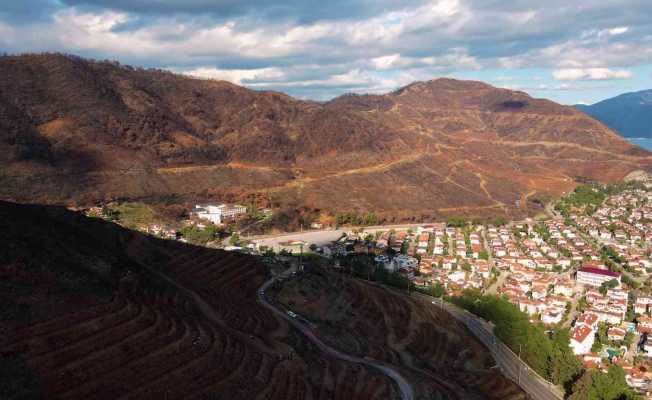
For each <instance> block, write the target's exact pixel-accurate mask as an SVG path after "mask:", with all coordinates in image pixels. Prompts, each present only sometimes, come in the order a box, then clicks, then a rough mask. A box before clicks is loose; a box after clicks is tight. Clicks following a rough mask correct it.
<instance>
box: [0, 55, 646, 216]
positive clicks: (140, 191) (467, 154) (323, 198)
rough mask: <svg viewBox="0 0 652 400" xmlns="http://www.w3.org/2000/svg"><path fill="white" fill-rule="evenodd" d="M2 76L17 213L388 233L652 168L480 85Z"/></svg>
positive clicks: (527, 202) (551, 110)
mask: <svg viewBox="0 0 652 400" xmlns="http://www.w3.org/2000/svg"><path fill="white" fill-rule="evenodd" d="M0 72H2V74H1V76H2V77H0V93H2V94H3V95H2V96H0V115H7V116H8V118H6V120H5V121H3V122H2V123H5V124H8V125H9V126H8V127H7V128H5V129H3V130H0V135H2V136H0V150H2V153H3V154H4V156H3V157H2V158H1V159H0V165H1V166H2V168H3V169H2V174H0V184H2V185H1V186H0V187H1V188H0V197H2V198H5V199H13V200H17V201H41V202H45V203H67V204H70V203H72V204H87V203H94V202H98V201H104V200H106V199H115V198H132V199H133V198H147V199H154V200H156V199H159V198H162V197H166V196H180V197H183V198H187V199H194V198H205V199H210V198H216V199H217V198H219V199H226V200H234V201H242V200H243V199H251V198H252V196H253V197H254V198H257V199H258V198H262V199H263V203H264V204H263V205H266V206H283V205H286V206H287V205H290V206H292V207H303V206H305V207H309V208H313V209H315V210H326V211H327V212H339V211H360V212H362V211H374V212H378V213H381V214H387V215H391V216H392V218H415V217H416V218H419V217H421V216H424V217H425V216H435V215H443V214H449V213H466V214H483V215H484V214H496V213H499V214H505V213H511V214H514V215H516V214H518V215H525V214H530V213H532V212H533V210H531V209H529V207H530V206H534V204H532V203H531V200H532V199H533V198H535V197H546V196H553V195H558V194H560V193H562V192H564V191H567V190H569V189H570V188H572V186H573V185H574V184H575V183H574V182H575V180H576V178H577V177H581V178H589V179H596V180H602V181H611V180H615V179H620V178H622V177H624V176H626V175H627V174H628V173H630V172H631V171H633V170H638V169H646V168H649V167H650V163H651V160H652V159H651V158H650V153H647V152H646V151H644V150H641V149H640V148H637V147H635V146H633V145H631V144H629V143H628V142H627V141H625V140H624V139H622V138H621V137H619V136H618V135H617V134H615V133H614V132H612V131H610V130H609V129H608V128H606V127H605V126H604V125H602V124H601V123H599V122H598V121H595V120H593V119H591V118H589V117H586V116H585V114H583V113H581V112H579V111H577V110H575V109H574V108H572V107H565V106H561V105H558V104H556V103H553V102H551V101H549V100H545V99H535V98H532V97H530V96H528V95H527V94H526V93H523V92H514V91H510V90H507V89H499V88H495V87H492V86H490V85H488V84H486V83H483V82H478V81H459V80H454V79H450V78H439V79H434V80H431V81H427V82H415V83H412V84H410V85H407V86H405V87H403V88H400V89H397V90H396V91H393V92H390V93H388V94H384V95H350V94H347V95H342V96H339V97H337V98H335V99H332V100H330V101H328V102H324V103H317V102H312V101H303V100H298V99H294V98H292V97H290V96H288V95H285V94H282V93H278V92H257V91H252V90H249V89H246V88H243V87H240V86H237V85H234V84H231V83H228V82H225V81H211V80H205V79H196V78H191V77H187V76H183V75H178V74H174V73H171V72H167V71H161V70H144V69H139V68H133V67H128V66H121V65H118V64H116V63H113V62H93V61H88V60H84V59H82V58H79V57H76V56H65V55H56V54H45V55H23V56H8V57H2V58H0ZM0 127H1V126H0ZM408 194H409V195H408Z"/></svg>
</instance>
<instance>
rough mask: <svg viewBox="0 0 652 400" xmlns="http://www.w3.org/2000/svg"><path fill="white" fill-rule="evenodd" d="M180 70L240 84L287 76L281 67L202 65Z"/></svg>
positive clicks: (195, 75)
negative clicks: (225, 67) (213, 66)
mask: <svg viewBox="0 0 652 400" xmlns="http://www.w3.org/2000/svg"><path fill="white" fill-rule="evenodd" d="M179 72H181V73H183V74H185V75H189V76H193V77H195V78H203V79H216V80H225V81H229V82H232V83H236V84H239V85H242V84H246V83H249V82H256V81H259V80H279V79H281V78H283V77H284V76H285V74H284V73H283V71H282V70H280V69H279V68H258V69H217V68H211V67H200V68H195V69H192V70H188V71H179Z"/></svg>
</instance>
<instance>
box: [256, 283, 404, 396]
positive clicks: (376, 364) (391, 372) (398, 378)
mask: <svg viewBox="0 0 652 400" xmlns="http://www.w3.org/2000/svg"><path fill="white" fill-rule="evenodd" d="M275 281H276V278H272V279H270V280H268V281H267V282H265V283H264V284H263V285H262V286H261V287H260V289H259V290H258V301H259V302H260V303H261V304H262V305H263V306H264V307H266V308H267V309H269V310H270V311H271V312H273V313H274V314H276V315H278V316H279V317H280V318H283V319H285V320H286V321H288V322H289V323H290V325H292V326H294V327H295V328H297V329H298V330H299V331H301V333H303V334H304V335H305V336H306V337H307V338H308V339H309V340H310V341H311V342H312V343H313V344H314V345H315V346H317V348H319V350H321V351H322V352H324V353H326V354H328V355H329V356H332V357H335V358H338V359H340V360H343V361H347V362H351V363H356V364H362V365H366V366H369V367H372V368H375V369H377V370H379V371H380V372H382V373H383V374H385V375H386V376H387V377H389V378H390V379H392V380H393V381H394V382H395V383H396V385H397V386H398V389H399V391H400V392H401V398H402V399H403V400H414V390H413V389H412V386H411V385H410V384H409V383H408V381H407V380H406V379H405V378H404V377H403V376H402V375H401V374H399V373H398V372H397V371H396V370H395V369H393V368H392V367H390V366H389V365H387V364H385V363H382V362H380V361H378V360H374V359H372V358H367V357H366V358H359V357H355V356H352V355H349V354H345V353H342V352H341V351H339V350H337V349H334V348H332V347H330V346H329V345H327V344H326V343H324V342H322V341H321V339H319V338H318V337H317V336H316V335H315V334H314V332H313V331H312V330H311V329H310V328H309V327H308V326H307V325H304V324H303V323H301V322H300V321H298V320H296V319H294V318H291V317H290V316H289V315H287V314H286V313H284V312H283V311H281V310H279V309H278V308H276V307H274V306H273V305H272V304H270V303H269V302H268V301H267V298H266V297H265V294H264V292H265V290H267V288H268V287H269V286H271V285H272V284H273V283H274V282H275Z"/></svg>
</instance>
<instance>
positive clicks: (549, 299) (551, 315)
mask: <svg viewBox="0 0 652 400" xmlns="http://www.w3.org/2000/svg"><path fill="white" fill-rule="evenodd" d="M651 200H652V193H648V192H645V191H629V192H625V193H623V194H619V195H615V196H611V197H609V198H608V199H607V201H606V202H605V203H604V205H603V206H602V207H600V208H598V209H597V211H596V212H595V213H594V214H593V215H591V216H587V215H571V217H570V219H562V218H555V219H551V220H548V221H542V222H534V221H526V222H525V223H513V224H510V225H509V226H508V227H491V226H474V227H465V228H456V227H447V226H446V225H445V224H430V225H424V226H422V227H419V228H416V229H414V230H413V231H401V232H383V233H382V234H380V235H378V239H377V240H376V242H375V243H374V244H373V246H375V251H376V252H377V254H378V256H377V257H376V261H377V262H378V263H379V264H380V265H383V266H385V268H388V269H390V270H392V271H397V272H399V273H402V274H404V275H405V276H406V277H408V278H409V279H411V280H412V281H413V282H414V283H415V284H417V285H423V286H428V285H432V284H434V283H437V282H438V283H440V284H441V285H442V286H444V287H445V288H446V289H447V292H448V293H449V294H451V295H454V294H455V293H457V292H459V291H461V290H464V289H466V288H479V289H482V290H484V291H485V292H489V293H497V294H501V295H504V296H505V297H506V298H507V299H509V300H510V301H511V302H512V303H514V304H515V305H516V306H518V307H519V309H520V310H521V311H523V312H524V313H526V314H528V315H529V316H530V318H531V319H532V320H533V321H534V322H536V323H541V324H543V325H545V326H548V327H564V326H566V327H568V329H570V346H571V349H572V351H573V352H574V353H575V354H576V355H577V356H578V357H580V358H581V359H582V361H583V362H584V363H585V365H586V366H587V367H606V365H607V363H617V364H618V365H621V366H622V367H623V368H624V370H625V372H626V375H627V382H628V384H629V385H630V386H631V387H633V388H634V389H636V390H637V391H638V392H639V393H646V392H647V390H648V386H649V383H650V381H651V380H652V374H650V373H648V372H647V369H646V368H642V367H641V366H640V357H639V358H638V360H639V362H638V363H637V366H634V362H633V360H634V356H635V355H637V356H644V357H652V318H651V317H650V316H649V315H650V311H652V297H650V296H648V295H646V294H644V293H641V291H639V290H633V289H632V288H631V287H629V286H628V284H627V283H625V282H623V273H621V272H615V271H620V270H621V269H620V268H622V269H624V270H625V272H624V273H625V274H630V275H631V274H635V275H636V276H637V277H638V279H639V281H640V279H641V278H646V277H647V275H648V273H650V272H652V261H651V258H650V256H651V254H650V250H651V248H652V247H651V246H650V245H652V201H651ZM648 204H650V206H648ZM390 248H391V249H393V250H394V252H395V253H399V252H402V253H403V254H401V255H399V256H396V257H393V258H392V257H390V256H387V255H386V254H385V252H384V251H385V250H387V249H390ZM605 248H607V249H611V250H612V251H611V252H610V254H611V255H615V256H616V257H617V258H615V259H614V258H612V259H611V261H613V262H614V263H616V268H614V264H611V265H610V263H609V262H607V261H605V254H604V252H605ZM630 279H631V278H630ZM601 327H602V328H601ZM600 329H602V330H603V331H604V335H605V338H606V339H605V340H607V343H602V342H599V344H600V345H598V344H596V345H595V346H594V344H595V342H596V340H598V336H599V335H598V332H599V331H600ZM601 332H602V331H601ZM648 335H649V339H648ZM603 344H604V346H602V345H603ZM628 344H629V345H628ZM596 347H599V348H600V351H592V350H596Z"/></svg>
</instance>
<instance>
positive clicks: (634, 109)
mask: <svg viewBox="0 0 652 400" xmlns="http://www.w3.org/2000/svg"><path fill="white" fill-rule="evenodd" d="M575 107H576V108H577V109H579V110H581V111H583V112H585V113H587V114H588V115H590V116H591V117H593V118H595V119H597V120H599V121H601V122H602V123H604V124H605V125H607V126H608V127H609V128H611V129H613V130H615V131H616V132H618V133H620V134H621V135H623V136H624V137H630V138H652V90H643V91H640V92H633V93H624V94H621V95H620V96H616V97H612V98H610V99H606V100H603V101H601V102H598V103H595V104H592V105H590V106H587V105H577V106H575Z"/></svg>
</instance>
